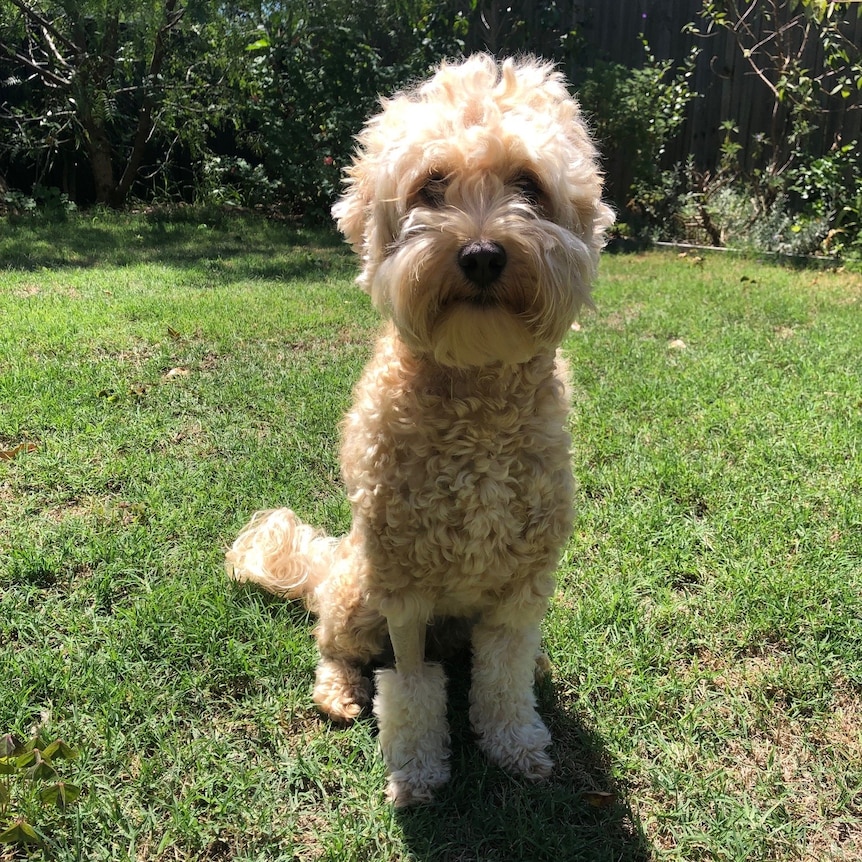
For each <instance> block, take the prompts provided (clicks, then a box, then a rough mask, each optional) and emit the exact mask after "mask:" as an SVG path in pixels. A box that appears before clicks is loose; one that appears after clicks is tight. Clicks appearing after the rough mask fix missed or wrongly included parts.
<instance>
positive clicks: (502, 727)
mask: <svg viewBox="0 0 862 862" xmlns="http://www.w3.org/2000/svg"><path fill="white" fill-rule="evenodd" d="M540 639H541V635H540V631H539V623H538V622H536V623H532V624H528V625H523V624H514V623H503V624H500V623H499V622H490V623H488V622H482V621H480V622H478V623H477V624H476V626H475V628H474V629H473V677H472V682H471V687H470V721H471V723H472V725H473V729H474V730H475V731H476V733H477V735H478V737H479V746H480V747H481V748H482V750H483V751H484V752H485V754H486V755H487V756H488V757H489V758H490V759H491V760H493V761H494V762H495V763H497V764H499V765H500V766H503V767H505V768H506V769H511V770H515V771H517V772H520V773H522V774H523V775H525V776H526V777H527V778H531V779H534V780H537V779H541V778H547V777H548V776H549V775H550V774H551V770H552V769H553V766H554V764H553V761H552V760H551V758H550V757H549V756H548V754H547V752H546V749H547V748H548V746H549V745H550V744H551V735H550V733H549V732H548V729H547V728H546V727H545V725H544V723H543V722H542V719H541V718H540V717H539V714H538V712H536V697H535V694H534V692H533V681H534V674H535V667H536V656H537V655H538V652H539V644H540Z"/></svg>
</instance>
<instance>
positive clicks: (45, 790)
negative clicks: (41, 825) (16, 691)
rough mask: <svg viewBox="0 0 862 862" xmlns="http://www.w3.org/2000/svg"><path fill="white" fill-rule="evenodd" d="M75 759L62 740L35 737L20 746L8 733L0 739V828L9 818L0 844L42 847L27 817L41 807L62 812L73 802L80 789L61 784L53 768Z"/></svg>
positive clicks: (63, 782) (70, 749) (39, 838)
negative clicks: (64, 761) (60, 763)
mask: <svg viewBox="0 0 862 862" xmlns="http://www.w3.org/2000/svg"><path fill="white" fill-rule="evenodd" d="M77 758H78V752H77V751H76V750H75V749H74V748H71V747H70V746H69V745H67V744H66V743H65V742H63V740H62V739H55V740H53V741H51V742H49V741H48V740H46V739H44V738H43V737H42V736H41V735H37V736H34V737H33V738H32V739H30V740H28V741H27V742H21V741H19V740H18V739H16V738H15V737H14V736H12V734H9V733H7V734H6V735H5V736H3V737H0V824H2V823H3V822H4V821H6V820H7V818H8V817H9V814H10V813H11V814H12V816H13V819H12V821H11V822H7V823H6V825H5V826H0V844H37V845H40V846H41V845H43V844H44V843H45V839H44V838H43V836H42V835H41V834H40V833H39V832H38V831H37V830H36V828H35V827H34V826H33V825H32V823H31V822H30V819H28V816H32V815H30V812H38V811H39V810H40V808H43V807H53V808H56V809H57V810H59V811H66V809H67V808H68V807H69V806H70V805H72V804H73V803H74V802H76V801H77V799H78V797H79V796H80V795H81V788H80V787H79V786H78V785H77V784H72V783H70V782H68V781H64V780H63V779H62V778H61V776H60V773H59V771H58V770H57V766H56V763H57V762H58V761H61V760H76V759H77Z"/></svg>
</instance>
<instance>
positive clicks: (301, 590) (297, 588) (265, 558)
mask: <svg viewBox="0 0 862 862" xmlns="http://www.w3.org/2000/svg"><path fill="white" fill-rule="evenodd" d="M337 545H338V539H333V538H330V537H329V536H325V535H324V534H323V533H322V532H321V531H320V530H315V529H314V528H313V527H309V526H308V525H307V524H303V523H302V521H300V520H299V519H298V518H297V517H296V515H295V514H294V513H293V512H292V511H291V510H290V509H269V510H266V511H262V512H255V514H254V515H253V516H252V519H251V520H250V521H249V522H248V524H246V525H245V527H243V529H242V532H240V534H239V535H238V536H237V537H236V541H235V542H234V543H233V546H232V547H231V549H230V550H229V551H228V552H227V554H226V555H225V569H226V571H227V574H228V577H231V578H233V579H234V580H236V581H240V582H245V581H252V582H253V583H256V584H257V585H258V586H260V587H262V588H263V589H265V590H267V591H268V592H270V593H275V594H276V595H279V596H283V597H284V598H288V599H300V598H301V599H303V601H304V602H305V604H306V607H308V609H309V610H312V611H313V610H314V607H313V603H314V602H313V600H314V591H315V589H316V588H317V586H318V585H319V584H320V583H321V582H322V581H324V580H325V579H326V577H327V575H328V574H329V571H330V569H331V567H332V561H333V556H334V551H335V548H336V546H337Z"/></svg>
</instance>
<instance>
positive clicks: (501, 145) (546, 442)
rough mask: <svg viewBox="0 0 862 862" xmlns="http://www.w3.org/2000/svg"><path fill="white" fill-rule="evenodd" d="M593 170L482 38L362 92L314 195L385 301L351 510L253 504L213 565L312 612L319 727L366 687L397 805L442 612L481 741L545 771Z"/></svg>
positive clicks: (493, 755) (417, 785) (571, 103)
mask: <svg viewBox="0 0 862 862" xmlns="http://www.w3.org/2000/svg"><path fill="white" fill-rule="evenodd" d="M601 187H602V180H601V174H600V172H599V169H598V160H597V153H596V150H595V148H594V146H593V144H592V142H591V140H590V137H589V134H588V132H587V129H586V127H585V125H584V123H583V121H582V119H581V116H580V112H579V109H578V105H577V103H576V102H575V100H574V99H573V98H572V97H571V96H570V95H569V93H568V91H567V89H566V86H565V83H564V81H563V79H562V77H561V76H560V75H559V74H558V73H557V72H555V71H554V70H553V67H551V66H550V65H548V64H546V63H542V62H539V61H535V60H531V59H529V58H525V59H521V60H517V61H515V60H506V61H504V62H502V63H501V64H497V63H496V62H495V61H494V60H493V58H491V57H488V56H485V55H479V56H475V57H471V58H469V59H467V60H465V61H464V62H462V63H459V64H451V65H450V64H443V66H441V68H440V69H439V70H438V72H437V74H436V75H435V76H434V77H433V78H432V79H431V80H430V81H428V82H426V83H425V84H423V85H421V86H418V87H416V88H414V89H412V90H409V91H407V92H404V93H401V94H399V95H397V96H395V97H394V98H392V99H389V100H385V101H384V102H383V106H382V110H381V112H380V113H379V114H378V115H377V116H376V117H374V118H372V119H371V120H370V121H369V123H368V124H367V125H366V127H365V128H364V130H363V131H362V133H361V134H360V135H359V138H358V151H357V155H356V158H355V161H354V163H353V165H352V166H351V167H350V168H349V169H348V171H347V182H346V189H345V192H344V194H343V196H342V197H341V199H340V200H339V201H338V203H337V204H336V205H335V207H334V209H333V214H334V215H335V217H336V219H337V221H338V225H339V227H340V229H341V230H342V232H343V233H344V235H345V237H346V238H347V240H348V241H349V242H350V243H351V245H352V246H353V248H354V249H355V250H356V252H357V253H358V255H359V256H360V259H361V262H362V263H361V273H360V276H359V279H358V282H359V284H360V285H361V286H362V287H363V288H364V289H365V290H366V291H368V293H369V294H370V295H371V298H372V300H373V302H374V304H375V306H376V307H377V308H378V309H380V311H381V312H382V313H383V314H384V315H385V316H386V317H388V318H389V319H390V323H389V324H388V325H387V327H386V328H385V330H384V333H383V334H382V335H381V337H380V339H379V340H378V342H377V347H376V350H375V353H374V355H373V357H372V358H371V361H370V362H369V364H368V366H367V367H366V369H365V372H364V373H363V375H362V378H361V380H360V381H359V383H358V384H357V386H356V389H355V392H354V404H353V408H352V409H351V410H350V411H349V413H348V415H347V417H346V420H345V423H344V426H343V440H342V449H341V464H342V474H343V478H344V485H345V488H346V491H347V495H348V498H349V500H350V505H351V511H352V515H353V523H352V527H351V530H350V533H349V534H348V535H347V536H345V537H344V538H342V539H341V540H337V541H336V540H333V539H330V538H328V537H326V536H324V535H322V534H321V533H319V532H318V531H316V530H313V529H312V528H310V527H308V526H305V525H303V524H301V523H300V522H299V520H298V519H297V518H296V516H295V515H294V514H293V512H291V511H290V510H288V509H276V510H271V511H267V512H263V513H259V514H258V515H257V516H255V517H254V518H253V519H252V521H251V522H250V523H249V525H248V526H247V527H246V528H245V529H244V530H243V531H242V533H241V534H240V536H239V538H238V539H237V540H236V542H235V543H234V546H233V548H232V549H231V551H230V552H229V553H228V555H227V560H226V563H227V568H228V572H229V574H230V575H231V576H232V577H234V578H235V579H237V580H240V581H245V580H249V581H254V582H257V583H258V584H260V585H261V586H263V587H264V588H266V589H268V590H270V591H272V592H276V593H280V594H282V595H284V596H286V597H288V598H301V599H303V600H304V602H305V603H306V605H307V607H308V608H309V609H310V610H311V611H312V612H314V613H316V614H317V615H318V616H319V620H320V621H319V625H318V627H317V629H316V630H315V634H316V637H317V644H318V649H319V651H320V662H319V664H318V668H317V675H316V682H315V686H314V693H313V698H314V701H315V703H317V705H318V706H319V707H320V708H321V709H322V710H323V711H324V712H326V713H327V714H328V715H330V716H331V717H332V718H333V719H335V720H337V721H350V720H352V719H354V718H356V717H357V716H358V715H359V714H360V713H361V712H362V711H363V710H364V709H367V708H368V707H369V706H371V705H372V704H373V711H374V714H375V716H376V717H377V720H378V722H379V728H380V736H379V738H380V743H381V748H382V750H383V756H384V760H385V761H386V766H387V769H388V771H389V783H388V795H389V798H390V799H391V800H393V801H394V802H395V804H397V805H406V804H410V803H412V802H418V801H424V800H427V799H429V798H431V795H432V794H433V792H434V790H435V788H436V787H438V786H439V785H440V784H442V783H443V782H444V781H445V780H446V778H447V776H448V774H449V765H448V737H449V734H448V727H447V723H446V698H445V693H446V685H445V682H446V681H445V675H444V672H443V669H442V667H441V666H440V665H439V664H435V663H434V662H429V661H427V660H426V655H425V634H426V632H425V627H426V625H429V626H430V627H431V628H434V625H433V623H434V621H435V619H440V618H441V617H446V618H453V619H457V620H461V621H468V622H469V624H470V627H471V628H470V631H471V640H472V648H473V651H472V656H473V658H472V661H473V667H472V675H471V690H470V721H471V724H472V727H473V729H474V731H475V733H476V737H477V741H478V744H479V746H480V747H481V748H482V750H483V751H484V752H485V753H486V754H487V756H488V757H489V758H490V759H491V760H493V761H494V762H495V763H498V764H500V765H501V766H504V767H506V768H509V769H513V770H516V771H518V772H520V773H521V774H522V775H524V776H525V777H527V778H530V779H541V778H544V777H546V776H547V775H548V774H549V773H550V771H551V766H552V764H551V760H550V758H549V757H548V755H547V753H546V749H547V748H548V746H549V744H550V736H549V734H548V731H547V729H546V728H545V726H544V724H543V723H542V721H541V719H540V717H539V715H538V713H537V711H536V702H535V696H534V693H533V678H534V669H535V659H536V654H537V651H538V649H539V641H540V622H541V619H542V617H543V615H544V613H545V611H546V610H547V605H548V600H549V597H550V596H551V594H552V592H553V588H554V571H555V568H556V565H557V561H558V559H559V554H560V551H561V549H562V547H563V546H564V544H565V542H566V539H567V537H568V535H569V532H570V530H571V518H572V499H573V491H572V484H573V483H572V476H571V466H570V457H569V448H570V440H569V436H568V432H567V430H566V424H567V423H566V416H567V411H568V407H569V404H568V394H567V393H568V388H567V383H566V373H565V362H564V361H563V360H562V359H561V357H560V356H559V355H558V354H557V349H558V348H559V346H560V344H561V342H562V340H563V338H564V337H565V335H566V333H567V332H568V331H569V328H570V325H571V323H572V321H573V319H574V317H575V315H576V313H577V311H578V309H579V308H580V307H581V306H582V305H584V304H589V302H590V299H589V297H590V286H591V283H592V280H593V277H594V275H595V271H596V266H597V263H598V256H599V250H600V249H601V246H602V243H603V236H604V231H605V229H606V228H607V227H608V225H609V224H610V223H611V222H612V220H613V216H612V214H611V211H610V210H609V209H608V208H607V207H606V206H605V205H604V204H603V203H602V201H601ZM476 249H481V250H484V251H483V255H484V256H483V257H481V258H478V257H477V256H476V255H475V250H476ZM489 249H490V250H491V252H489V251H488V250H489ZM480 260H481V267H479V262H480ZM477 267H478V268H477ZM438 630H443V627H442V626H441V627H438ZM387 634H388V635H389V639H390V640H391V643H392V648H393V651H394V656H395V664H396V667H395V670H391V669H386V670H383V671H381V672H379V673H378V676H377V683H378V685H377V694H376V696H374V697H373V698H372V694H371V681H370V679H369V678H368V677H367V676H366V675H365V674H364V670H363V669H364V668H365V667H366V666H367V665H368V664H369V663H370V662H372V661H374V660H378V661H379V660H380V659H381V657H383V656H384V655H385V651H386V644H387Z"/></svg>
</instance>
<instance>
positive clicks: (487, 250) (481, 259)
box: [458, 239, 507, 290]
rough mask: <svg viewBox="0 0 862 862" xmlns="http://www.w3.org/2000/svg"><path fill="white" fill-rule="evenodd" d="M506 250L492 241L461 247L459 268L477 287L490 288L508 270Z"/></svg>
mask: <svg viewBox="0 0 862 862" xmlns="http://www.w3.org/2000/svg"><path fill="white" fill-rule="evenodd" d="M506 260H507V256H506V249H504V248H503V246H501V245H500V243H498V242H493V241H492V240H485V239H482V240H476V241H475V242H468V243H467V244H466V245H464V246H461V248H460V250H459V251H458V266H459V267H460V269H461V272H463V273H464V275H465V277H466V278H467V279H468V280H469V281H471V282H472V283H473V284H475V285H476V287H478V288H480V289H482V290H484V289H485V288H487V287H490V286H491V285H492V284H493V283H494V282H495V281H496V280H497V279H498V278H499V277H500V276H501V275H502V274H503V270H504V269H505V268H506Z"/></svg>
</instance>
